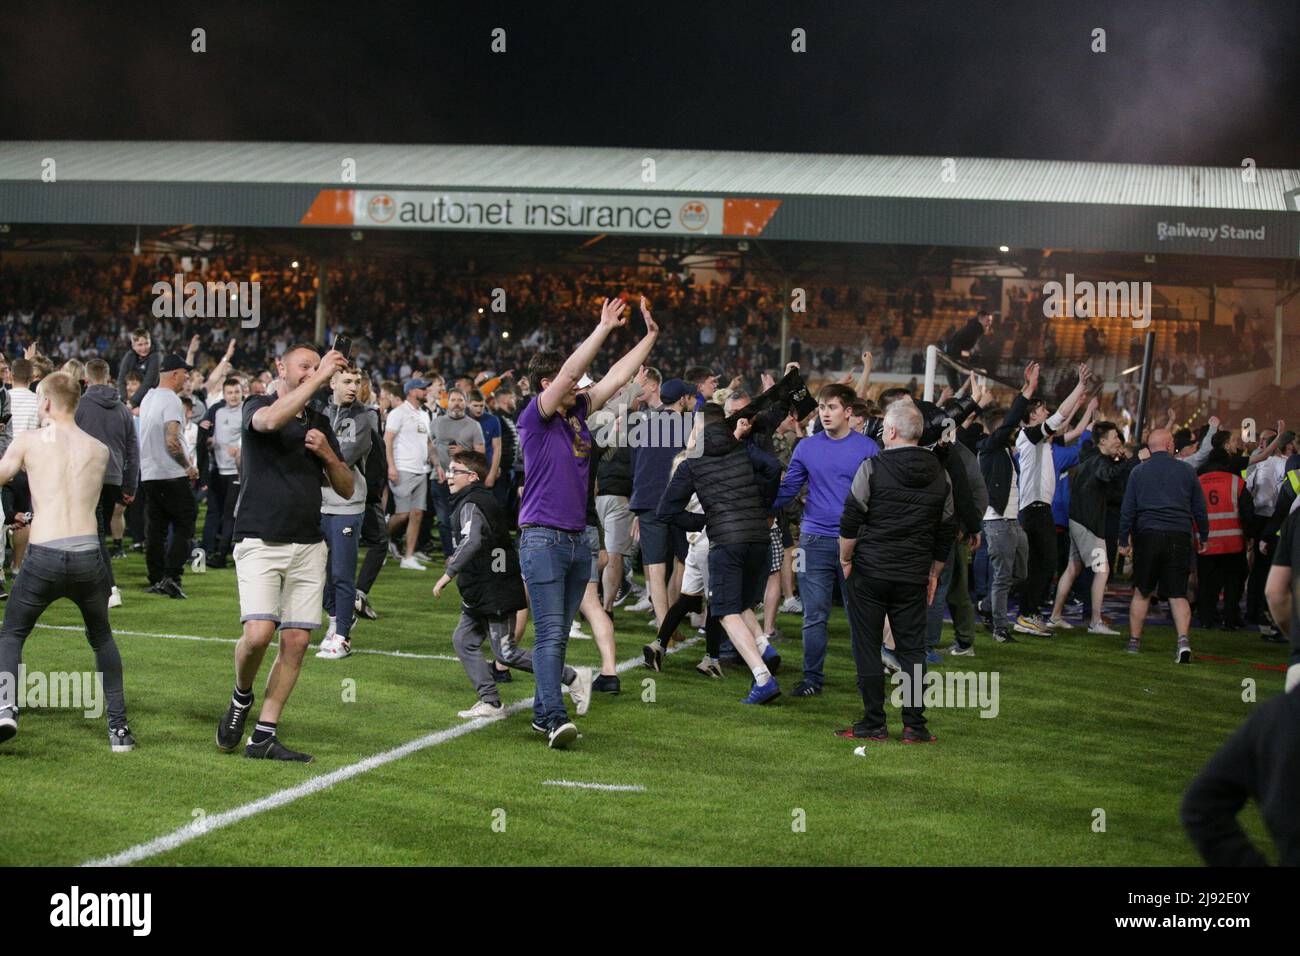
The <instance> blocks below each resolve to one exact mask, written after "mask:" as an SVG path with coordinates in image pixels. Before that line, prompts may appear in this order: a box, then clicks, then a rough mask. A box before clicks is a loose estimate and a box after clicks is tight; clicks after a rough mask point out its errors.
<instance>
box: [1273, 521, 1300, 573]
mask: <svg viewBox="0 0 1300 956" xmlns="http://www.w3.org/2000/svg"><path fill="white" fill-rule="evenodd" d="M1297 514H1300V511H1293V512H1291V513H1290V514H1289V515H1287V516H1286V520H1285V521H1284V522H1282V531H1281V533H1280V534H1279V535H1278V538H1277V544H1276V545H1275V546H1274V548H1273V563H1274V564H1275V565H1277V566H1278V567H1279V568H1292V569H1294V568H1295V566H1296V565H1297V564H1300V561H1297V560H1296V558H1297V557H1300V555H1297V554H1296V553H1295V548H1296V545H1298V544H1300V535H1297V534H1296V527H1297V526H1298V525H1300V521H1298V520H1297V519H1296V515H1297Z"/></svg>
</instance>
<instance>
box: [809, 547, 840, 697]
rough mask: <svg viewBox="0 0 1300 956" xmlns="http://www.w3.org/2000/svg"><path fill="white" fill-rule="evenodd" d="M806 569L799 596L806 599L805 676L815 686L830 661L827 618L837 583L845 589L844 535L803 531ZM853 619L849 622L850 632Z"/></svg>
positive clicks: (819, 681) (819, 682)
mask: <svg viewBox="0 0 1300 956" xmlns="http://www.w3.org/2000/svg"><path fill="white" fill-rule="evenodd" d="M799 547H800V549H801V550H802V552H803V570H802V571H801V572H799V597H800V599H801V600H802V601H803V679H804V680H806V681H808V683H810V684H812V685H813V686H815V687H821V686H822V682H823V679H824V678H823V675H822V666H823V665H824V664H825V663H826V622H827V621H828V620H829V619H830V616H831V603H832V601H833V599H834V597H835V586H836V584H838V585H839V588H840V595H841V596H843V595H844V594H845V591H844V569H843V568H841V567H840V539H839V538H838V537H836V536H834V535H827V534H801V535H799ZM852 635H853V622H852V621H850V622H849V636H850V638H851V637H852Z"/></svg>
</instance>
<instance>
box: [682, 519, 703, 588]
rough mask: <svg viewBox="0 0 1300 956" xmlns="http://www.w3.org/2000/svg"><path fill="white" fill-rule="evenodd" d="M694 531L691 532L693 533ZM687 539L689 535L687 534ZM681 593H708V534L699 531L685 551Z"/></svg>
mask: <svg viewBox="0 0 1300 956" xmlns="http://www.w3.org/2000/svg"><path fill="white" fill-rule="evenodd" d="M693 533H694V532H692V534H693ZM686 537H687V539H688V540H689V538H690V535H689V534H688V535H687V536H686ZM682 593H683V594H708V593H709V535H708V532H705V531H701V532H700V533H699V537H698V538H696V539H695V540H694V541H691V548H690V550H689V551H687V552H686V570H685V571H683V572H682Z"/></svg>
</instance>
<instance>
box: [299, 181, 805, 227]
mask: <svg viewBox="0 0 1300 956" xmlns="http://www.w3.org/2000/svg"><path fill="white" fill-rule="evenodd" d="M780 204H781V201H780V200H779V199H727V198H723V197H717V196H714V197H701V198H691V197H683V196H643V195H635V196H633V195H598V194H568V195H559V194H547V193H488V192H428V191H379V190H369V189H324V190H321V192H320V194H319V195H318V196H317V197H316V200H315V201H314V202H313V203H312V205H311V208H310V209H308V210H307V212H306V214H305V215H304V216H303V217H302V223H301V224H302V225H305V226H355V227H365V228H369V229H373V228H389V229H451V230H459V229H485V230H501V231H504V232H580V233H592V232H609V233H627V234H635V235H674V236H688V235H699V236H756V235H760V234H761V233H762V231H763V228H764V227H765V226H766V225H767V223H768V220H770V219H771V218H772V214H773V213H775V212H776V209H777V207H778V206H780Z"/></svg>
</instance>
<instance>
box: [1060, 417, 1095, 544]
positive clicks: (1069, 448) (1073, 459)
mask: <svg viewBox="0 0 1300 956" xmlns="http://www.w3.org/2000/svg"><path fill="white" fill-rule="evenodd" d="M1087 441H1092V431H1091V430H1087V431H1084V433H1083V434H1082V435H1080V436H1079V440H1078V441H1076V442H1075V443H1074V444H1073V445H1062V444H1061V443H1060V442H1053V443H1052V464H1053V465H1054V466H1055V467H1056V492H1055V493H1054V494H1053V495H1052V520H1053V521H1054V522H1055V523H1056V526H1057V527H1058V528H1068V527H1069V526H1070V476H1069V474H1068V472H1069V470H1070V469H1071V468H1073V467H1074V466H1075V465H1077V464H1078V463H1079V453H1080V452H1082V451H1083V443H1084V442H1087Z"/></svg>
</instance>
